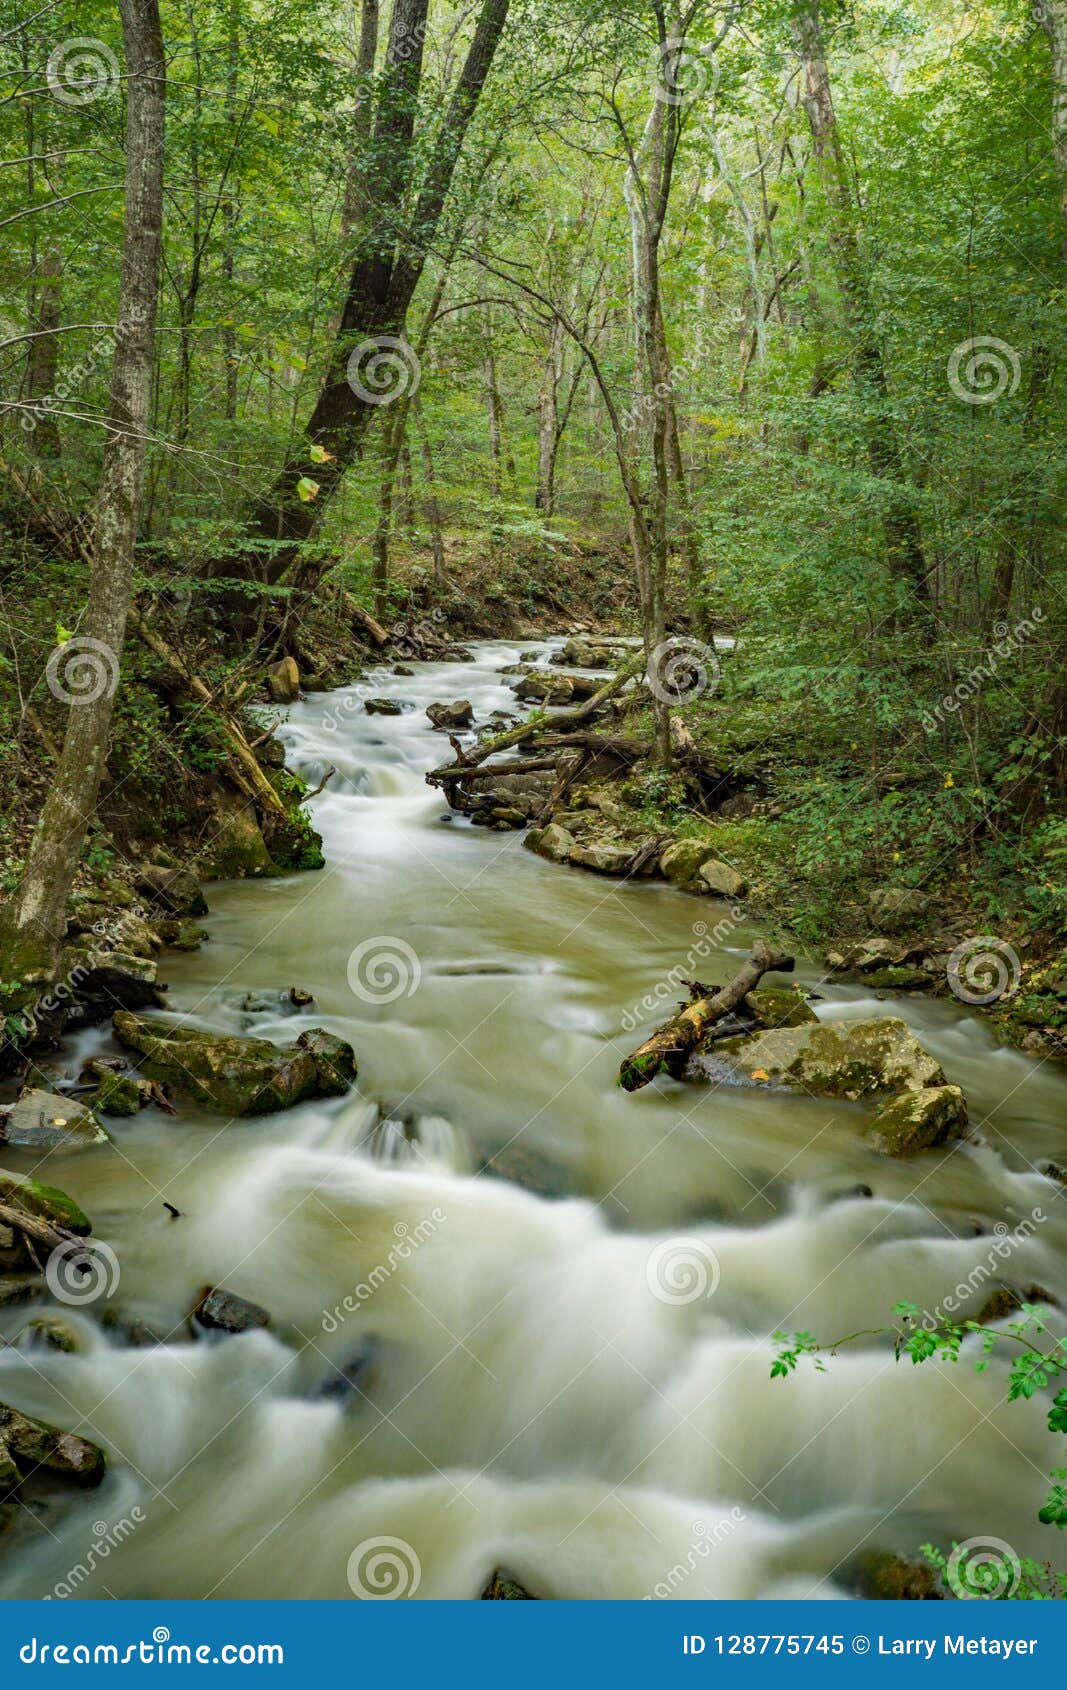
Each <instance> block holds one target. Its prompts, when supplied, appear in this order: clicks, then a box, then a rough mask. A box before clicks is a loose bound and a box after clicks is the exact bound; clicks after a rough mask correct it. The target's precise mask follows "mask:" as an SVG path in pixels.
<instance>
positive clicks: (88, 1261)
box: [0, 1203, 93, 1272]
mask: <svg viewBox="0 0 1067 1690" xmlns="http://www.w3.org/2000/svg"><path fill="white" fill-rule="evenodd" d="M0 1224H2V1225H4V1226H10V1227H14V1228H15V1229H16V1231H18V1232H21V1233H22V1234H23V1235H24V1237H25V1238H26V1239H27V1241H28V1243H29V1247H30V1253H31V1255H32V1256H33V1258H34V1260H35V1261H37V1265H38V1266H40V1261H39V1259H38V1257H37V1252H36V1251H35V1250H34V1248H33V1246H34V1245H35V1244H40V1245H42V1246H43V1248H44V1249H46V1250H47V1251H48V1253H49V1255H51V1253H52V1251H53V1250H58V1249H60V1248H63V1249H64V1251H65V1253H66V1255H67V1258H68V1260H69V1261H70V1263H71V1265H72V1266H73V1267H75V1268H78V1269H80V1270H82V1271H84V1272H89V1271H90V1270H91V1268H92V1267H93V1257H92V1255H91V1253H90V1251H89V1250H87V1249H86V1248H85V1246H84V1244H83V1242H82V1240H81V1239H80V1238H79V1237H78V1235H77V1233H75V1232H68V1231H67V1229H66V1228H65V1227H62V1226H53V1225H52V1223H51V1221H46V1220H42V1219H41V1217H40V1215H30V1214H27V1213H26V1211H25V1209H13V1208H12V1207H11V1204H10V1203H0ZM72 1243H73V1244H75V1245H77V1246H78V1248H77V1249H75V1250H72V1249H71V1248H70V1246H71V1244H72Z"/></svg>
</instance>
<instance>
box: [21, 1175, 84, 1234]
mask: <svg viewBox="0 0 1067 1690" xmlns="http://www.w3.org/2000/svg"><path fill="white" fill-rule="evenodd" d="M0 1202H2V1203H9V1204H11V1206H12V1207H13V1208H16V1209H19V1208H22V1209H27V1210H28V1211H29V1213H30V1214H31V1215H39V1216H40V1218H41V1219H42V1220H45V1221H51V1222H52V1224H53V1225H54V1226H62V1227H65V1228H66V1230H67V1231H68V1232H76V1233H77V1234H78V1235H79V1237H81V1238H87V1237H88V1236H89V1234H90V1233H91V1232H92V1230H93V1223H92V1221H91V1220H90V1219H89V1217H88V1215H86V1214H83V1213H82V1211H81V1209H79V1207H78V1205H77V1203H75V1201H74V1199H73V1197H68V1196H67V1194H66V1192H65V1191H59V1190H57V1188H56V1187H55V1186H54V1185H41V1184H40V1183H39V1182H38V1181H37V1180H35V1179H27V1178H25V1177H24V1176H23V1175H22V1174H12V1173H9V1172H8V1171H7V1170H6V1169H3V1168H0Z"/></svg>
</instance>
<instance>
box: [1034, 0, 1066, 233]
mask: <svg viewBox="0 0 1067 1690" xmlns="http://www.w3.org/2000/svg"><path fill="white" fill-rule="evenodd" d="M1034 12H1035V15H1036V16H1037V17H1038V18H1039V19H1040V21H1041V23H1042V24H1043V26H1044V30H1045V34H1046V35H1047V36H1048V44H1049V50H1050V52H1051V54H1052V156H1053V158H1054V160H1055V163H1056V174H1057V176H1058V177H1059V183H1060V219H1061V222H1062V223H1063V229H1062V231H1061V240H1062V247H1063V253H1064V256H1065V257H1067V0H1039V3H1038V4H1037V5H1035V7H1034Z"/></svg>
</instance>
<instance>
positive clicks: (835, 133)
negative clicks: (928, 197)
mask: <svg viewBox="0 0 1067 1690" xmlns="http://www.w3.org/2000/svg"><path fill="white" fill-rule="evenodd" d="M794 28H795V38H796V44H797V50H798V52H799V54H800V59H801V65H802V70H803V77H804V81H803V87H802V90H801V98H802V100H803V104H804V109H805V111H806V113H807V117H808V124H809V126H810V129H811V137H812V142H813V144H814V151H815V159H816V163H817V166H818V170H819V175H820V177H821V180H822V187H823V193H824V195H825V199H826V209H827V213H828V217H829V242H830V251H831V255H832V258H833V263H834V269H835V272H836V276H837V285H838V289H839V291H840V294H841V300H842V304H843V307H844V312H845V318H846V325H847V329H848V333H849V337H850V339H851V340H852V343H853V352H852V370H853V379H854V381H855V383H856V386H857V387H858V388H859V389H860V390H861V393H862V391H863V390H866V392H867V393H868V394H869V396H870V402H871V403H872V405H873V407H874V413H875V414H874V415H873V416H872V418H871V420H870V422H869V423H868V426H867V455H868V459H869V461H870V465H871V469H872V471H873V472H874V474H875V476H876V477H877V478H878V480H879V481H880V482H881V483H882V485H883V489H884V496H885V498H886V500H887V501H888V502H887V504H886V507H885V510H884V514H883V516H882V528H883V532H884V534H885V543H886V558H887V562H888V566H889V571H890V574H891V575H892V576H893V578H894V580H896V581H897V582H899V583H900V584H901V586H902V587H904V588H905V589H906V590H907V592H908V593H909V594H910V595H911V596H912V598H913V599H914V600H917V601H920V602H922V601H926V600H928V599H929V598H930V586H929V581H928V578H927V568H926V559H925V555H924V552H923V545H922V536H921V532H920V528H919V522H918V519H917V517H916V514H915V511H914V509H913V508H912V506H911V504H910V502H909V497H908V493H907V478H906V475H905V471H904V465H903V462H902V459H901V454H900V448H899V446H898V444H897V439H896V435H895V433H894V429H893V423H892V420H891V419H890V417H889V416H888V415H887V414H886V407H887V405H888V400H889V383H888V380H887V377H886V370H885V360H884V359H883V356H882V348H881V346H880V344H879V342H878V339H877V336H876V333H875V326H874V312H873V309H872V305H871V298H870V290H869V286H868V279H867V271H866V267H865V264H864V260H863V256H862V253H861V250H860V241H859V233H858V217H857V214H856V208H855V205H854V204H853V198H852V188H851V184H850V182H849V178H848V170H847V167H846V164H845V157H844V152H843V149H842V146H841V135H840V131H839V130H838V126H837V114H836V112H835V110H834V100H833V91H832V88H831V84H830V71H829V67H828V65H827V62H826V53H825V49H824V47H823V39H822V19H821V14H820V0H799V3H798V5H797V9H796V12H795V18H794Z"/></svg>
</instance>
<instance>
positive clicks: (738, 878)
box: [699, 857, 748, 898]
mask: <svg viewBox="0 0 1067 1690" xmlns="http://www.w3.org/2000/svg"><path fill="white" fill-rule="evenodd" d="M699 881H700V886H701V890H702V891H705V892H713V893H714V894H715V896H716V897H719V898H745V897H747V896H748V882H747V881H746V880H745V879H744V877H743V876H742V875H740V874H738V872H737V870H736V869H734V868H731V867H730V865H729V863H721V862H719V860H718V858H717V857H708V858H706V859H705V861H704V862H702V863H701V865H700V875H699Z"/></svg>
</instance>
